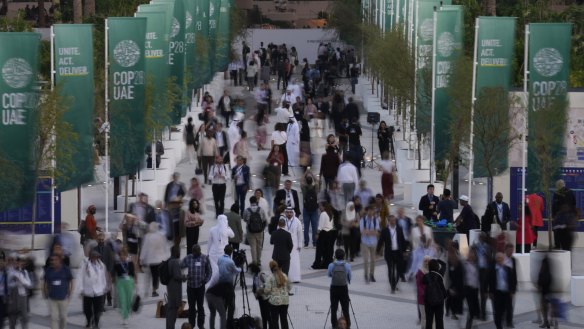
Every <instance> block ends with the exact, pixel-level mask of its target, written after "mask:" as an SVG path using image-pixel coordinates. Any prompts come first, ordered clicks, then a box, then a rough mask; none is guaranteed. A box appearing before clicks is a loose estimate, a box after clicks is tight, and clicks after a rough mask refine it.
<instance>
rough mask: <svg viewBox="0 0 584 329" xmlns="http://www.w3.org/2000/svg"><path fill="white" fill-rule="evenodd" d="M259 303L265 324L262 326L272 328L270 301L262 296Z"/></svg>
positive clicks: (267, 328)
mask: <svg viewBox="0 0 584 329" xmlns="http://www.w3.org/2000/svg"><path fill="white" fill-rule="evenodd" d="M258 303H259V304H260V314H261V316H262V324H263V327H262V328H264V329H269V328H271V327H270V326H269V324H270V318H271V315H270V303H269V302H268V301H267V300H265V299H263V298H261V297H260V298H259V299H258Z"/></svg>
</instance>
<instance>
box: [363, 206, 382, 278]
mask: <svg viewBox="0 0 584 329" xmlns="http://www.w3.org/2000/svg"><path fill="white" fill-rule="evenodd" d="M359 230H360V231H361V251H362V252H363V268H364V269H365V282H366V283H367V284H369V282H375V258H376V255H377V253H376V250H375V249H376V247H377V239H378V236H379V218H378V217H377V216H375V208H374V207H373V206H369V207H367V215H365V216H363V218H361V220H360V221H359Z"/></svg>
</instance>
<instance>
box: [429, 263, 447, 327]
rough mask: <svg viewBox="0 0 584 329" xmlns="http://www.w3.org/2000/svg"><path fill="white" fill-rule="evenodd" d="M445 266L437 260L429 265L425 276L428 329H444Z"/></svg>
mask: <svg viewBox="0 0 584 329" xmlns="http://www.w3.org/2000/svg"><path fill="white" fill-rule="evenodd" d="M444 267H445V266H443V265H441V264H440V262H439V261H438V260H436V259H432V260H430V262H429V263H428V273H427V274H426V275H424V279H423V281H424V285H425V286H426V287H425V290H424V311H425V312H426V329H431V328H433V327H432V326H433V325H435V328H436V329H444V300H445V299H446V296H447V292H446V288H445V287H444V271H445V268H444Z"/></svg>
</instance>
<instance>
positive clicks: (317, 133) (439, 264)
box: [0, 44, 576, 329]
mask: <svg viewBox="0 0 584 329" xmlns="http://www.w3.org/2000/svg"><path fill="white" fill-rule="evenodd" d="M318 54H319V58H318V59H317V60H316V64H314V65H309V64H308V61H307V60H306V59H304V60H302V62H300V60H299V54H298V53H297V51H296V49H295V48H294V47H290V50H288V48H287V46H286V45H284V44H283V45H279V46H277V45H273V44H269V45H268V46H267V48H264V47H263V44H262V46H261V48H260V49H258V50H256V51H254V52H251V50H250V49H249V47H248V46H247V45H245V44H244V46H243V51H242V57H243V58H245V60H244V61H242V63H241V64H240V63H231V64H230V65H229V71H230V73H231V77H232V79H233V84H234V85H238V84H240V83H241V82H242V77H244V76H245V77H246V78H247V86H248V89H249V91H250V92H251V93H253V95H254V99H255V101H256V105H255V107H254V108H252V109H250V108H249V107H247V108H246V105H245V104H244V103H243V102H242V100H236V99H233V98H231V97H230V94H229V91H228V90H226V91H225V92H224V94H223V95H222V97H221V98H220V100H219V102H218V104H217V105H214V101H213V98H212V96H211V95H210V94H205V95H204V97H203V101H202V103H201V108H202V113H201V114H200V116H199V120H200V122H201V123H200V125H199V127H196V124H195V121H194V120H193V119H192V118H189V119H188V122H187V124H186V126H185V127H184V130H183V131H184V141H185V143H186V147H187V157H188V161H189V165H190V166H192V168H193V172H194V174H195V175H194V177H192V178H191V180H190V186H188V187H187V186H185V185H184V184H183V183H182V182H181V177H180V174H179V173H174V174H173V177H172V180H171V181H170V182H169V183H168V184H167V186H166V189H165V191H164V197H163V198H162V200H156V201H155V202H154V205H151V204H150V200H149V199H148V195H146V194H144V193H141V194H139V196H138V198H137V200H136V202H134V203H132V204H131V205H130V206H129V208H128V211H127V213H125V215H124V217H123V220H122V222H121V224H120V226H119V233H120V234H110V235H108V234H106V233H105V232H103V231H101V230H100V228H99V227H98V225H97V223H96V220H95V213H96V211H97V208H96V207H95V206H93V205H92V206H89V207H88V208H87V216H86V218H85V220H83V221H82V223H81V225H80V229H79V233H80V234H81V241H80V243H81V245H82V246H83V248H84V251H85V256H86V257H85V258H84V260H83V262H82V264H81V265H80V267H79V269H78V270H77V275H75V276H74V275H73V273H72V270H71V269H70V261H69V257H70V255H71V252H72V249H73V248H74V245H76V244H77V243H78V242H77V241H71V239H72V238H71V236H70V235H68V234H67V233H66V231H65V230H64V231H63V233H61V234H58V235H55V237H54V238H53V239H52V240H51V244H50V246H49V248H48V249H49V253H48V259H47V265H46V267H45V268H44V275H43V279H42V282H43V284H42V293H43V296H45V297H46V298H47V299H48V300H49V305H50V314H51V319H52V327H53V328H65V327H66V323H67V306H68V301H69V298H70V297H71V296H72V295H75V294H77V295H81V296H82V298H83V312H84V314H85V316H86V328H99V326H100V316H101V314H102V313H103V312H104V310H105V308H106V306H107V307H115V308H117V309H118V310H119V312H120V313H121V316H122V321H123V322H122V325H123V326H127V325H128V319H129V317H130V316H131V314H132V312H133V311H135V310H137V309H139V306H140V295H141V296H143V297H145V296H152V297H158V296H160V292H161V291H160V290H161V289H160V284H163V285H165V286H166V293H167V295H168V297H167V301H166V304H165V305H164V306H165V310H166V311H165V313H166V315H165V317H166V328H167V329H168V328H175V324H176V321H177V317H178V316H179V315H180V312H179V309H181V308H182V307H183V305H182V292H183V283H186V292H187V299H188V312H187V313H188V324H185V325H183V328H187V327H188V326H190V327H192V328H195V327H198V328H203V327H205V319H206V312H205V306H204V303H205V300H206V302H207V308H208V310H209V313H208V314H209V322H208V323H209V327H210V328H215V325H216V324H215V322H216V318H217V317H218V318H219V320H218V322H219V328H221V329H224V328H234V326H235V324H234V323H235V322H239V323H241V321H244V320H243V318H241V319H235V318H234V317H235V315H234V314H235V285H234V283H235V282H236V281H237V280H240V281H244V277H245V273H244V272H245V271H246V270H247V269H249V270H250V271H251V273H252V274H253V280H252V282H253V285H252V286H253V293H254V295H255V297H256V299H257V301H258V304H259V309H260V311H261V312H260V313H261V314H260V317H259V319H257V320H253V321H255V324H254V325H255V327H256V328H259V327H260V326H261V327H263V328H271V329H278V328H280V327H282V328H285V329H286V328H288V325H289V323H288V320H289V316H288V305H289V303H290V302H291V301H292V297H291V296H293V295H294V290H293V289H292V285H293V284H295V283H299V282H301V280H302V275H301V273H302V269H301V257H306V256H304V255H305V254H304V253H301V251H302V249H303V248H304V249H308V248H315V256H314V261H313V262H312V265H311V268H312V269H314V270H326V275H327V276H328V277H330V278H331V285H330V301H331V308H330V316H331V325H332V327H333V328H335V329H337V328H339V329H340V328H348V327H349V326H350V325H351V322H352V321H351V315H350V314H349V306H350V298H349V289H348V285H349V284H350V283H351V282H354V280H355V279H354V278H353V275H352V272H351V263H353V262H355V260H356V259H360V260H362V262H363V269H364V275H363V280H364V282H365V283H366V284H375V283H376V282H377V279H379V277H377V278H376V275H375V271H376V261H377V258H378V257H382V258H383V259H384V260H385V262H386V264H387V273H388V277H387V280H388V282H389V287H390V293H391V294H395V293H396V292H397V291H399V285H400V284H403V282H407V281H410V282H412V283H414V284H415V287H416V294H417V295H416V297H417V312H418V316H419V321H420V325H421V327H422V328H428V329H430V328H433V327H435V328H437V329H440V328H443V327H444V321H443V319H444V311H446V315H447V316H452V318H453V319H457V318H458V317H459V316H461V315H462V313H463V309H464V308H463V304H464V302H465V301H466V304H467V305H468V314H467V320H466V325H465V326H466V328H471V327H472V326H473V323H474V321H476V320H482V321H485V320H486V319H487V316H486V314H487V313H486V310H487V301H488V300H489V299H490V300H491V301H492V305H493V307H492V309H493V311H494V322H495V325H496V327H497V328H502V327H503V325H504V324H505V325H506V326H507V327H508V328H512V327H513V303H514V296H515V293H516V291H517V274H516V265H515V260H514V258H513V252H514V251H515V250H516V249H517V250H523V249H525V250H526V251H527V252H529V250H530V248H531V247H532V246H536V245H537V229H536V228H537V227H539V226H542V225H543V224H542V212H543V200H542V199H541V197H540V196H538V195H537V194H530V195H528V196H527V200H528V202H527V203H526V204H527V208H526V211H525V217H521V216H519V220H515V221H514V220H513V219H512V217H513V216H512V215H511V212H510V207H509V205H508V204H507V203H505V202H503V195H502V194H501V193H497V194H496V196H495V200H494V201H493V202H492V203H490V204H489V205H488V207H487V209H486V211H485V213H484V215H483V216H482V217H481V218H479V216H477V215H476V214H475V212H474V210H473V209H472V207H471V205H470V204H469V198H468V197H467V196H460V197H459V198H458V200H459V203H460V209H461V211H460V214H459V215H458V216H457V217H456V218H455V217H454V210H455V209H457V208H458V207H459V205H458V204H457V202H456V201H454V200H453V198H452V195H451V192H450V191H449V190H448V189H445V190H444V192H443V194H442V195H441V196H440V197H438V196H437V195H435V194H434V186H433V185H428V188H427V194H425V195H423V196H422V197H421V199H420V202H419V207H418V209H419V211H420V212H421V214H420V215H418V216H416V217H415V218H414V219H412V218H410V217H408V216H407V215H406V211H405V209H404V208H403V207H398V208H397V209H395V210H394V209H390V203H391V202H392V199H393V198H394V189H393V184H394V182H395V179H396V178H395V176H396V169H395V161H394V160H395V151H394V146H393V133H394V128H393V127H391V126H388V125H387V124H386V122H384V121H381V122H380V123H379V127H378V129H377V138H378V147H379V154H381V155H382V156H381V161H379V162H378V168H379V178H380V181H381V190H380V191H374V190H372V189H371V188H370V187H369V186H368V184H367V181H366V180H365V179H363V175H362V172H361V170H362V167H363V163H364V162H363V155H364V151H363V149H364V148H363V146H362V145H361V137H362V134H363V133H362V129H361V123H360V120H361V116H360V112H359V107H358V106H357V104H356V103H355V101H354V100H353V99H352V98H350V97H349V98H345V96H344V95H343V94H342V93H340V92H336V93H335V94H334V95H332V96H331V97H330V98H329V97H326V96H327V95H326V94H321V93H319V92H318V89H319V87H318V86H319V85H320V84H321V83H322V81H321V80H325V81H326V80H329V82H330V83H333V82H332V81H330V79H335V78H333V76H335V77H336V76H341V75H346V76H349V77H352V78H353V77H355V78H356V76H358V74H357V73H355V74H356V75H355V76H354V75H353V73H354V72H353V73H352V72H351V71H355V68H356V66H355V65H354V63H355V56H354V54H353V51H352V50H347V51H346V52H345V51H344V50H341V49H339V48H337V49H334V48H333V47H331V46H330V45H325V44H321V45H319V49H318ZM256 66H257V67H260V68H261V69H260V70H258V69H257V67H256ZM297 67H298V68H297ZM264 68H266V69H265V70H264ZM240 71H243V73H242V72H240ZM315 71H316V72H318V73H316V72H315ZM294 74H299V75H300V76H301V78H302V83H300V82H299V81H295V80H294V76H293V75H294ZM274 75H277V78H278V84H277V88H278V89H280V82H283V92H282V96H281V98H280V101H279V102H277V101H276V98H275V97H274V94H273V93H272V91H271V87H270V80H271V77H272V76H274ZM257 80H259V81H260V83H259V86H257V87H256V85H257ZM280 80H282V81H280ZM355 83H356V82H355ZM272 107H276V108H275V109H274V110H273V111H272ZM217 114H220V115H221V116H222V117H223V118H220V117H219V116H217ZM245 119H252V120H253V122H254V123H255V124H256V126H255V127H256V129H255V133H256V136H255V140H256V143H255V144H256V146H257V150H258V152H252V151H250V144H248V139H249V138H250V137H249V136H248V133H247V132H246V131H245V130H244V120H245ZM270 120H275V121H276V122H275V125H274V129H273V132H272V133H271V135H270V136H269V137H268V135H269V134H268V128H267V125H268V123H269V122H270ZM223 127H225V128H226V131H225V130H223ZM329 132H330V133H329ZM323 139H324V141H325V145H324V148H325V153H324V154H322V155H321V161H320V168H319V169H318V170H315V168H314V167H313V164H314V163H315V161H313V160H314V157H315V156H316V155H315V154H314V150H317V149H320V148H321V147H322V145H320V144H319V143H321V142H322V140H323ZM268 141H269V142H268ZM268 144H269V145H270V146H268ZM264 149H269V153H268V155H267V157H266V158H265V160H264V161H262V162H263V163H264V165H263V168H262V169H261V174H260V175H259V176H261V177H262V178H263V182H264V184H263V186H259V187H256V188H255V189H253V194H252V195H248V193H249V191H250V190H251V189H252V187H253V184H252V183H253V182H252V169H251V168H250V167H249V165H248V162H249V160H250V159H251V157H252V156H253V157H256V156H257V157H261V156H264V155H263V154H262V153H261V152H259V151H262V150H264ZM372 151H373V150H370V152H372ZM150 161H151V164H152V158H150ZM156 162H157V165H158V162H159V159H158V158H157V161H156ZM292 171H294V172H300V173H301V177H300V189H295V188H294V184H293V182H292V179H291V177H290V174H291V173H292ZM205 185H207V186H209V185H210V187H211V192H212V199H213V205H214V207H213V208H214V213H212V214H208V213H207V212H208V210H207V209H206V206H205V203H206V199H205V193H206V191H208V189H205ZM228 191H230V192H231V193H228ZM229 194H231V196H232V200H229V201H232V203H231V206H229V209H227V210H226V209H225V208H226V206H225V204H226V202H227V200H226V198H227V196H228V195H229ZM228 204H229V203H228ZM575 207H576V206H575V199H574V196H573V193H572V192H571V191H570V190H569V189H567V188H566V187H565V184H564V183H563V182H561V181H560V182H558V192H556V194H555V197H554V208H553V209H552V215H553V216H554V224H553V225H554V228H555V229H556V243H557V244H558V247H559V248H564V249H569V248H571V240H570V238H571V237H572V233H571V232H572V230H573V229H574V227H575V226H574V225H575V218H576V208H575ZM209 219H211V220H213V221H214V223H215V224H214V225H213V226H212V227H211V228H210V229H209V230H208V232H204V233H206V236H208V239H207V241H206V242H207V252H206V253H203V252H202V249H201V243H200V241H199V237H200V236H201V233H202V232H201V230H202V228H203V227H204V224H205V221H206V220H209ZM443 221H444V222H443ZM441 222H442V223H446V224H448V223H452V224H453V225H454V227H455V228H456V230H457V231H458V232H459V233H461V234H467V235H469V232H470V230H472V229H481V230H482V231H483V232H482V233H481V234H480V237H479V239H478V241H477V242H476V243H474V244H472V245H471V246H470V249H469V251H468V255H466V254H463V253H462V252H461V250H460V248H459V246H458V243H457V242H452V241H437V239H436V238H435V237H434V234H433V231H432V228H431V226H437V225H439V224H440V223H441ZM508 225H509V228H508V227H507V226H508ZM511 225H513V226H514V227H516V229H517V230H518V231H519V230H521V229H522V228H523V227H525V231H526V234H525V239H523V238H522V236H523V235H521V234H517V241H516V244H512V243H509V241H508V239H507V238H506V235H505V234H504V232H505V230H507V229H510V228H511ZM207 226H208V225H207ZM266 233H267V234H268V235H269V237H268V235H266ZM501 236H502V237H503V238H502V240H501V238H500V237H501ZM264 241H266V242H267V241H269V243H270V244H271V245H273V251H272V254H271V257H270V261H269V263H268V264H265V263H262V258H263V256H262V255H263V253H264V250H263V249H264ZM468 241H470V240H468ZM243 244H246V245H248V246H249V251H250V257H251V259H250V260H248V259H247V256H246V253H245V251H242V245H243ZM181 250H183V251H184V254H186V256H184V257H182V258H181ZM546 264H547V263H546ZM26 266H27V265H26V263H25V262H24V261H23V260H20V259H19V256H18V255H16V254H12V253H11V254H9V255H8V257H7V261H6V264H4V261H2V266H0V280H4V282H6V285H2V284H0V297H2V301H3V303H2V312H0V316H2V317H3V316H4V315H5V314H7V315H8V316H9V324H10V327H11V328H14V327H15V324H16V322H17V321H20V322H21V323H22V326H23V327H24V328H26V325H27V321H28V309H27V307H28V303H27V302H28V298H29V297H30V293H29V291H31V290H32V288H33V287H34V286H35V282H34V281H35V279H34V278H33V276H34V275H33V274H34V269H33V270H30V269H29V270H24V269H25V268H26ZM33 267H34V266H33ZM138 273H144V275H143V277H144V280H143V281H144V282H140V283H141V285H142V288H139V282H138V277H139V275H138ZM539 277H540V280H539V281H538V284H539V289H540V291H541V294H542V296H543V297H542V299H541V304H542V305H541V310H542V312H541V313H540V314H541V323H540V324H541V327H542V328H543V327H549V325H550V323H552V321H555V319H554V318H553V316H554V312H552V311H551V308H550V307H548V306H549V302H550V299H549V298H548V295H549V294H550V288H549V287H550V285H551V280H552V275H551V271H550V270H549V264H548V267H547V268H546V267H545V266H542V269H541V271H540V276H539ZM339 303H340V305H341V310H342V317H341V318H338V317H337V309H338V304H339ZM353 316H354V314H353ZM353 320H354V319H353ZM3 321H4V320H3V318H1V317H0V327H1V326H2V324H3ZM250 321H251V320H250Z"/></svg>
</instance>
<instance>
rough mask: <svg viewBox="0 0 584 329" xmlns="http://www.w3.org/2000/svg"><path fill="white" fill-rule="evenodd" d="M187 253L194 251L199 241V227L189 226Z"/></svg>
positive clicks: (187, 229) (187, 231) (187, 230)
mask: <svg viewBox="0 0 584 329" xmlns="http://www.w3.org/2000/svg"><path fill="white" fill-rule="evenodd" d="M186 237H187V255H190V254H192V253H193V246H194V245H196V244H198V243H199V227H198V226H197V227H187V228H186Z"/></svg>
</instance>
